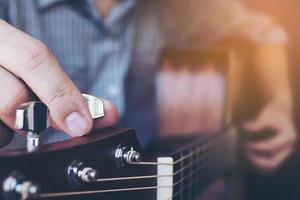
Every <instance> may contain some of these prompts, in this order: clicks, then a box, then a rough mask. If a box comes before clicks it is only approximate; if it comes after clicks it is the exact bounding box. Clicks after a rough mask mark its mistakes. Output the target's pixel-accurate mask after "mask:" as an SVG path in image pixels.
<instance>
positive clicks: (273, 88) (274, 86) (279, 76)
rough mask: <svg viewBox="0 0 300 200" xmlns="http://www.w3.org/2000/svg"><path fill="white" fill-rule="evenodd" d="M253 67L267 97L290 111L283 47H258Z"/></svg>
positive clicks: (285, 54) (289, 90) (271, 45)
mask: <svg viewBox="0 0 300 200" xmlns="http://www.w3.org/2000/svg"><path fill="white" fill-rule="evenodd" d="M254 67H255V70H256V72H257V75H258V78H259V81H261V83H262V88H263V90H264V91H265V92H266V94H267V97H268V98H270V100H271V101H275V102H277V103H279V104H280V105H281V106H283V108H284V109H286V110H287V111H291V110H292V92H291V86H290V79H289V64H288V57H287V52H286V47H285V45H282V44H260V45H258V46H257V49H256V51H255V54H254Z"/></svg>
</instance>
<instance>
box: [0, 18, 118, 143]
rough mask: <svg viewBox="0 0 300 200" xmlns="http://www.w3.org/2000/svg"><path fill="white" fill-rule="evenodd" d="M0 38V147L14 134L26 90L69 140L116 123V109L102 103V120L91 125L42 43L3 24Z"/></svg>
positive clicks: (78, 97) (75, 93)
mask: <svg viewBox="0 0 300 200" xmlns="http://www.w3.org/2000/svg"><path fill="white" fill-rule="evenodd" d="M0 38H1V39H0V43H1V46H0V66H1V67H0V91H5V92H3V93H2V95H1V96H0V102H1V104H0V119H1V124H0V130H1V139H2V140H1V146H4V145H5V144H7V143H8V142H9V139H10V138H11V135H12V132H15V130H14V123H15V111H16V109H17V107H18V106H19V105H20V104H22V103H24V102H27V101H30V100H32V99H31V96H30V90H32V91H33V92H34V93H35V94H36V95H37V96H38V97H39V99H40V100H41V101H43V102H44V103H45V104H46V105H47V106H48V108H49V110H50V116H51V125H52V126H54V127H55V128H56V129H59V130H62V131H64V132H65V133H67V134H69V135H70V136H73V137H76V136H82V135H85V134H88V133H89V132H90V131H91V129H92V128H94V129H95V128H103V127H107V126H111V125H113V124H114V123H115V122H116V121H117V119H118V112H117V109H116V108H115V106H114V105H113V104H112V103H110V102H108V101H105V103H104V107H105V114H106V115H105V117H104V118H102V119H99V120H97V121H94V122H93V120H92V118H91V115H90V113H89V110H88V107H87V104H86V102H85V100H84V98H83V97H82V95H81V93H80V92H79V91H78V89H77V88H76V87H75V85H74V84H73V82H72V81H71V80H70V78H69V77H68V76H67V75H66V74H65V73H64V71H63V70H62V69H61V67H60V65H59V64H58V62H57V60H56V59H55V58H54V56H53V55H52V53H51V52H50V50H49V49H48V48H47V47H46V46H45V45H44V44H43V43H41V42H40V41H38V40H36V39H34V38H32V37H31V36H29V35H27V34H25V33H23V32H22V31H20V30H18V29H16V28H14V27H12V26H11V25H9V24H8V23H6V22H4V21H0ZM70 116H71V117H70ZM70 124H71V125H70ZM78 124H79V125H78Z"/></svg>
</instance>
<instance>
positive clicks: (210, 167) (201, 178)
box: [158, 128, 237, 200]
mask: <svg viewBox="0 0 300 200" xmlns="http://www.w3.org/2000/svg"><path fill="white" fill-rule="evenodd" d="M236 142H237V135H236V131H235V130H234V129H233V128H230V129H228V130H227V131H224V132H221V133H217V134H214V135H210V136H208V137H206V138H200V139H197V140H196V141H194V142H192V143H191V144H190V145H188V146H185V147H183V148H180V149H179V150H177V151H176V152H175V153H173V154H172V155H171V158H173V162H172V166H171V167H170V168H169V169H172V170H173V171H172V172H171V174H169V175H172V197H170V199H178V200H179V199H180V200H181V199H182V200H185V199H195V198H196V197H198V196H199V194H201V192H202V191H204V189H205V188H207V187H208V186H209V184H211V183H212V182H213V181H214V180H216V179H217V178H218V177H220V176H222V175H224V173H225V172H226V171H228V170H229V169H230V168H231V166H233V164H234V160H235V159H234V158H235V152H236ZM162 165H163V164H162ZM158 175H160V174H158ZM165 175H166V174H165ZM167 175H168V174H167ZM162 180H163V178H160V181H162ZM166 180H167V178H166ZM159 186H160V187H161V185H159ZM164 192H168V190H167V189H166V190H164ZM168 198H169V197H168ZM158 199H160V198H158Z"/></svg>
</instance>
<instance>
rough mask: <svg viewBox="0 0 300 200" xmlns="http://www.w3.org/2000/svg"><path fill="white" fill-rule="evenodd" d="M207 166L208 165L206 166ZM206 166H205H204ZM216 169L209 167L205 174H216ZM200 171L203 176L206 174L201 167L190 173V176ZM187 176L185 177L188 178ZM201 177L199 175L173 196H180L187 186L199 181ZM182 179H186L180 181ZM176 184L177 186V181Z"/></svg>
mask: <svg viewBox="0 0 300 200" xmlns="http://www.w3.org/2000/svg"><path fill="white" fill-rule="evenodd" d="M202 167H203V166H202ZM206 167H207V166H206ZM203 168H204V167H203ZM203 168H201V169H203ZM216 170H217V169H215V170H213V169H208V170H207V171H206V172H208V173H205V174H209V175H211V176H213V175H214V174H215V172H216ZM198 171H199V172H200V173H201V175H200V176H201V177H202V176H203V175H204V172H203V171H200V169H199V168H198V169H197V170H196V171H194V172H192V173H189V175H188V176H192V175H194V174H195V173H196V172H198ZM186 178H187V177H184V178H183V179H186ZM199 180H200V179H199V177H197V178H196V179H194V180H193V181H191V182H189V183H188V184H187V185H185V186H184V187H183V188H182V189H180V190H179V191H178V192H176V193H174V195H173V198H174V197H176V196H178V195H180V194H182V193H183V192H184V191H185V190H186V189H187V188H189V187H190V186H191V185H193V184H194V183H195V182H197V181H199ZM182 181H184V180H179V181H178V182H182ZM174 185H175V186H176V185H177V183H174Z"/></svg>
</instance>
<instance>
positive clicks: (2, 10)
mask: <svg viewBox="0 0 300 200" xmlns="http://www.w3.org/2000/svg"><path fill="white" fill-rule="evenodd" d="M7 12H8V3H7V1H5V0H0V19H2V20H5V21H7V20H8V13H7Z"/></svg>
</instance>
